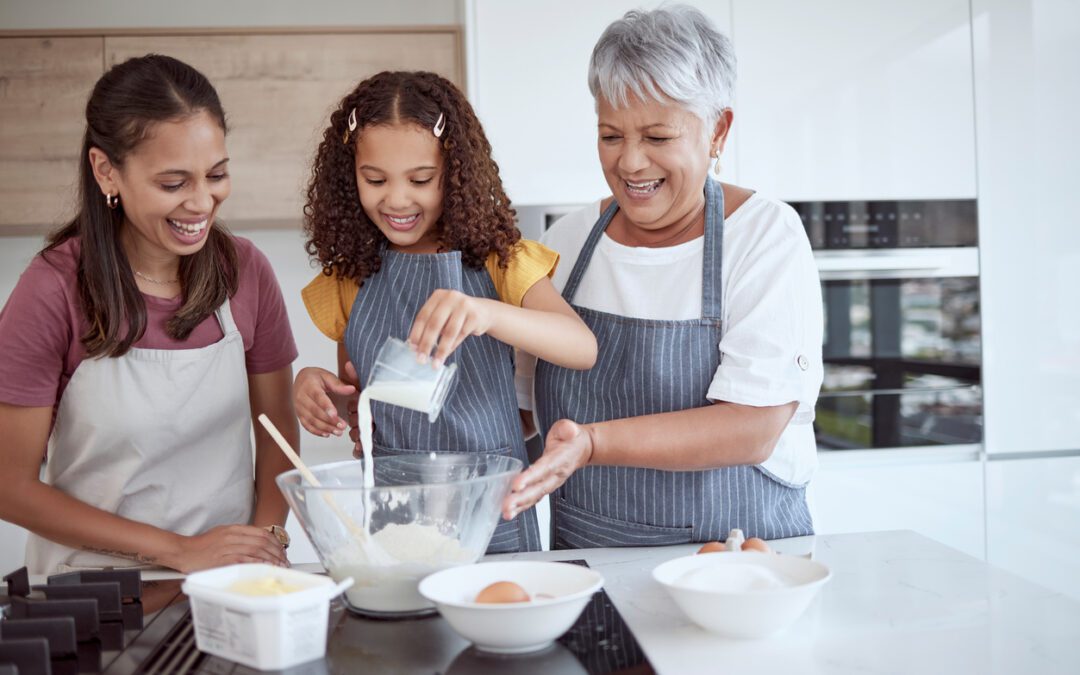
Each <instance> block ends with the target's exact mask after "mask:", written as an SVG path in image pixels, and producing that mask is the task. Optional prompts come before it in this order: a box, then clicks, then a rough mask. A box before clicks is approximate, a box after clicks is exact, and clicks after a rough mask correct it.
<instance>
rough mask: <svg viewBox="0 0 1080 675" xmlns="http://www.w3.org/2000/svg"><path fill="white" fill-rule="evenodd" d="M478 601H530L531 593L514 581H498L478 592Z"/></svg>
mask: <svg viewBox="0 0 1080 675" xmlns="http://www.w3.org/2000/svg"><path fill="white" fill-rule="evenodd" d="M476 601H477V602H483V603H505V602H528V601H529V594H528V593H526V592H525V589H524V588H522V587H521V586H518V585H517V584H515V583H514V582H513V581H496V582H495V583H493V584H491V585H490V586H487V587H485V588H484V590H482V591H480V592H479V593H477V594H476Z"/></svg>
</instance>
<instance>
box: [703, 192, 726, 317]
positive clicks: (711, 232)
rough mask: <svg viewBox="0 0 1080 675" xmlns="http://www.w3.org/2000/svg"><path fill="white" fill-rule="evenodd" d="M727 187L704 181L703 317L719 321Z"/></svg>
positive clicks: (721, 301)
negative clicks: (725, 189) (725, 193)
mask: <svg viewBox="0 0 1080 675" xmlns="http://www.w3.org/2000/svg"><path fill="white" fill-rule="evenodd" d="M723 259H724V188H723V187H722V186H721V185H720V183H717V182H716V181H714V180H712V179H711V178H706V179H705V250H704V260H703V264H702V266H701V318H703V319H713V320H715V321H720V319H721V313H720V309H721V306H722V304H723V288H722V286H723V281H722V278H723V277H722V275H721V266H722V265H723Z"/></svg>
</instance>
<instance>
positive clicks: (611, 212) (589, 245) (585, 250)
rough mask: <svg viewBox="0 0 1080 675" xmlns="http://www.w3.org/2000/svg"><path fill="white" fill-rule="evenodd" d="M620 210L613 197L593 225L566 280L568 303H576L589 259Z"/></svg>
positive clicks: (565, 296) (565, 297) (564, 288)
mask: <svg viewBox="0 0 1080 675" xmlns="http://www.w3.org/2000/svg"><path fill="white" fill-rule="evenodd" d="M618 210H619V202H617V201H615V200H614V199H612V200H611V204H608V207H607V209H605V210H604V212H603V213H602V214H601V215H600V218H599V219H598V220H597V221H596V224H595V225H593V229H592V232H590V233H589V238H588V239H586V240H585V244H584V245H583V246H582V247H581V252H579V253H578V258H577V262H575V263H574V269H573V270H571V271H570V278H568V279H567V280H566V285H565V286H563V293H562V295H563V299H564V300H566V302H567V303H568V304H571V305H572V304H574V294H576V293H577V289H578V286H579V285H581V279H582V277H584V276H585V270H587V269H589V261H590V260H592V256H593V252H594V251H596V245H597V244H598V243H600V237H602V236H604V231H605V230H607V227H608V225H610V224H611V219H612V218H614V217H615V213H616V212H618Z"/></svg>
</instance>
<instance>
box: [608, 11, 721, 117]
mask: <svg viewBox="0 0 1080 675" xmlns="http://www.w3.org/2000/svg"><path fill="white" fill-rule="evenodd" d="M589 91H591V92H592V95H593V98H595V99H597V101H598V102H599V99H600V97H601V96H602V97H603V98H604V99H605V100H607V101H608V102H609V103H611V104H612V105H613V106H615V107H616V108H622V107H625V106H626V105H627V104H628V102H629V94H630V93H633V94H634V95H635V96H637V97H638V98H641V99H642V100H645V99H647V98H653V99H655V100H657V101H664V100H665V98H667V99H672V100H674V101H678V102H679V103H681V104H683V105H684V106H686V108H687V109H688V110H689V111H690V112H692V113H694V114H695V115H697V116H698V117H700V118H701V119H702V120H703V121H704V122H705V123H706V124H707V125H708V126H711V125H712V124H714V123H715V121H716V119H717V117H718V116H719V115H720V111H721V110H723V109H724V108H729V107H731V102H732V98H733V96H734V93H735V50H734V49H733V48H732V46H731V40H729V39H728V38H727V36H725V35H724V34H723V33H721V32H720V31H718V30H717V29H716V27H715V26H713V23H712V21H710V20H709V18H708V17H706V16H705V15H704V14H702V13H701V11H700V10H698V9H695V8H694V7H689V6H687V5H673V6H667V7H661V8H659V9H655V10H652V11H640V10H633V11H630V12H627V13H626V14H625V15H624V16H623V17H622V18H621V19H619V20H617V21H615V22H614V23H612V24H611V25H610V26H608V27H607V28H606V29H605V30H604V33H603V35H601V36H600V40H599V41H597V43H596V47H594V48H593V53H592V58H591V59H590V60H589Z"/></svg>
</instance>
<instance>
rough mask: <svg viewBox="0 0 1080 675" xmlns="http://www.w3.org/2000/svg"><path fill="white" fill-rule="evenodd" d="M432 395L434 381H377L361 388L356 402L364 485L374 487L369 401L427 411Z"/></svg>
mask: <svg viewBox="0 0 1080 675" xmlns="http://www.w3.org/2000/svg"><path fill="white" fill-rule="evenodd" d="M434 395H435V381H434V380H432V381H430V382H377V383H375V384H372V385H368V386H367V387H365V388H364V390H363V391H362V392H360V402H359V403H358V404H357V417H358V418H359V421H358V425H359V427H360V447H361V450H362V451H363V453H364V487H375V467H374V461H373V460H372V455H371V448H372V443H373V441H372V437H373V436H374V433H373V432H374V424H373V421H372V419H371V402H372V401H382V402H384V403H389V404H391V405H399V406H401V407H403V408H409V409H411V410H419V411H420V412H427V409H428V407H429V406H430V405H431V399H432V397H433V396H434Z"/></svg>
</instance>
